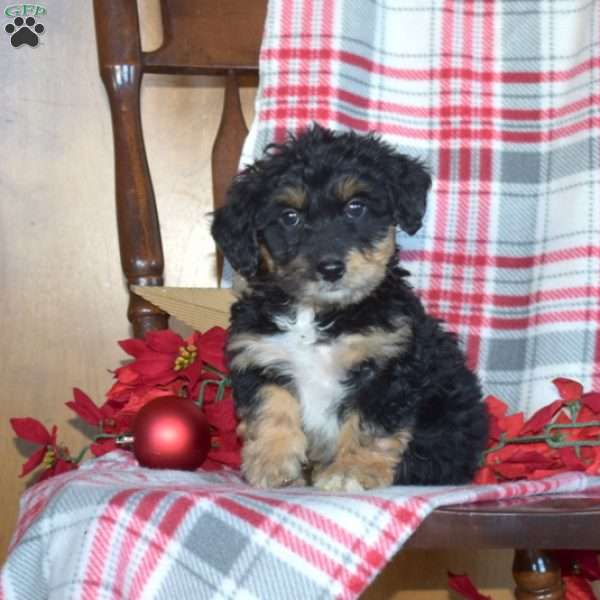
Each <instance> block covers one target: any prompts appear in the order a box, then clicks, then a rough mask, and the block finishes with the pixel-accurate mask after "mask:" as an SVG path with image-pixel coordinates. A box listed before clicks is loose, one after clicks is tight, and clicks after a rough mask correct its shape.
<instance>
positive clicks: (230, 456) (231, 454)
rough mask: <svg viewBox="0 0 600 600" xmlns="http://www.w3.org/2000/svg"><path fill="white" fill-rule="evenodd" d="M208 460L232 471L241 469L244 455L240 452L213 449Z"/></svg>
mask: <svg viewBox="0 0 600 600" xmlns="http://www.w3.org/2000/svg"><path fill="white" fill-rule="evenodd" d="M208 459H210V460H211V461H214V462H215V463H218V464H220V465H224V466H227V467H230V468H231V469H239V468H240V467H241V466H242V454H241V452H240V451H237V452H236V451H235V450H222V449H215V450H213V449H211V450H210V452H209V453H208ZM202 468H204V463H202Z"/></svg>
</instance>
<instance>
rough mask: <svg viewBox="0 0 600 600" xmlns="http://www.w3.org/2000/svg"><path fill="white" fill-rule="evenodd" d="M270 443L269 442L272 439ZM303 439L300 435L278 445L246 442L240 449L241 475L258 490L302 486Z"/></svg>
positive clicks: (283, 440)
mask: <svg viewBox="0 0 600 600" xmlns="http://www.w3.org/2000/svg"><path fill="white" fill-rule="evenodd" d="M271 442H272V440H271ZM305 462H306V438H305V437H304V435H302V434H301V433H298V434H297V435H296V436H292V437H291V438H290V439H283V438H282V439H281V440H279V442H278V443H277V444H265V443H264V442H263V441H262V440H260V439H258V440H252V441H247V442H246V443H245V444H244V448H243V450H242V472H243V474H244V477H245V478H246V480H247V481H248V483H250V484H251V485H253V486H255V487H261V488H269V487H283V486H287V485H304V484H305V482H304V477H303V467H304V463H305Z"/></svg>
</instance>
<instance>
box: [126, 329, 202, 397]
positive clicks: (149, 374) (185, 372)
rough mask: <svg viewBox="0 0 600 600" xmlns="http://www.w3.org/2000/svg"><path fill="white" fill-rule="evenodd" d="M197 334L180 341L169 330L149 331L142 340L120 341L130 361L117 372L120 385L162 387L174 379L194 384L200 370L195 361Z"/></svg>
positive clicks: (198, 363) (196, 357)
mask: <svg viewBox="0 0 600 600" xmlns="http://www.w3.org/2000/svg"><path fill="white" fill-rule="evenodd" d="M200 337H201V336H200V334H199V333H194V334H193V335H192V336H190V338H188V339H187V340H184V339H183V338H182V337H181V336H180V335H178V334H177V333H175V332H174V331H171V330H170V329H161V330H157V331H150V332H148V333H147V334H146V336H145V337H144V339H143V340H123V341H121V342H119V344H120V346H121V347H122V348H123V349H124V350H125V351H126V352H127V353H128V354H130V356H133V357H134V360H133V362H131V363H130V364H129V365H126V366H125V367H124V368H121V369H119V370H118V371H117V377H118V380H119V381H120V382H121V383H130V384H133V383H137V382H141V383H145V384H155V385H165V384H169V383H171V382H172V381H173V380H175V379H177V378H178V377H183V378H185V379H187V380H188V381H190V382H191V383H192V384H195V382H196V381H197V379H198V377H199V375H200V372H201V370H202V361H201V360H199V359H198V341H199V338H200Z"/></svg>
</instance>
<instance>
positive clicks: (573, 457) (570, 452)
mask: <svg viewBox="0 0 600 600" xmlns="http://www.w3.org/2000/svg"><path fill="white" fill-rule="evenodd" d="M558 454H559V456H560V458H561V460H562V462H563V463H564V465H565V467H567V468H568V469H571V470H572V471H583V470H585V465H584V464H583V463H582V461H581V458H579V457H578V456H577V452H576V451H575V448H572V447H570V446H567V447H566V448H559V449H558Z"/></svg>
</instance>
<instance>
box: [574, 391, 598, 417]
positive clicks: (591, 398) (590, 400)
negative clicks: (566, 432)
mask: <svg viewBox="0 0 600 600" xmlns="http://www.w3.org/2000/svg"><path fill="white" fill-rule="evenodd" d="M581 403H582V404H583V405H584V406H585V407H587V408H589V409H590V410H591V411H592V412H593V413H594V414H596V415H598V414H600V393H598V392H588V393H587V394H583V396H582V397H581ZM578 420H579V419H578Z"/></svg>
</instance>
